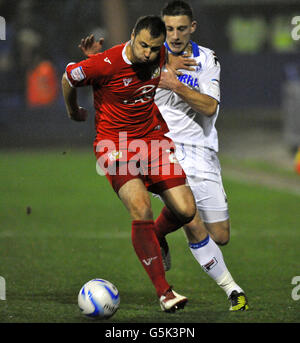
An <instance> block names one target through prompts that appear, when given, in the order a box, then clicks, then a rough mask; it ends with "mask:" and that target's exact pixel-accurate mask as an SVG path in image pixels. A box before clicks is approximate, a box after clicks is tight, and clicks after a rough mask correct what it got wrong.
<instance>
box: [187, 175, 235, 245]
mask: <svg viewBox="0 0 300 343" xmlns="http://www.w3.org/2000/svg"><path fill="white" fill-rule="evenodd" d="M191 189H192V191H193V194H194V197H195V201H196V206H197V209H198V211H199V214H200V217H201V219H202V220H203V222H204V223H205V226H206V228H207V230H208V232H209V233H210V234H211V236H212V237H213V239H214V240H215V241H216V243H218V244H220V245H221V244H222V245H224V244H226V243H227V242H228V241H229V236H230V220H229V211H228V202H227V196H226V193H225V190H224V187H223V183H222V179H221V177H219V178H216V179H215V180H208V179H200V180H199V181H198V182H197V183H194V184H193V185H192V186H191Z"/></svg>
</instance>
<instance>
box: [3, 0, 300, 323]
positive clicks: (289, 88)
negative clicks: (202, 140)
mask: <svg viewBox="0 0 300 343" xmlns="http://www.w3.org/2000/svg"><path fill="white" fill-rule="evenodd" d="M189 2H190V4H191V5H192V6H193V8H194V12H195V18H196V20H197V22H198V30H197V31H196V33H195V34H194V36H193V39H194V40H195V41H196V42H198V43H199V44H201V45H203V46H207V47H209V48H211V49H214V50H215V52H216V54H217V56H218V58H219V60H220V63H221V99H222V100H221V101H222V103H221V110H220V115H219V119H218V122H217V129H218V132H219V136H220V158H221V162H222V166H223V173H224V175H225V178H224V180H225V187H226V189H227V193H228V192H229V193H230V194H231V200H230V203H231V208H232V214H233V222H234V230H233V240H235V241H234V242H233V244H232V245H229V246H228V247H226V248H225V249H226V254H227V256H229V258H228V259H229V261H230V263H232V268H233V271H234V272H235V273H237V272H240V280H241V282H242V281H243V284H246V285H247V287H248V289H249V291H250V297H251V301H252V306H253V307H254V309H255V306H256V310H257V311H256V312H255V311H253V312H250V311H249V312H250V314H248V315H247V316H248V317H238V316H237V317H234V319H233V317H229V315H227V314H226V315H225V314H224V312H222V311H224V304H223V303H222V301H223V300H224V297H223V295H220V298H218V297H219V293H217V292H216V293H214V292H212V290H211V289H212V288H213V287H211V284H210V283H209V281H207V284H205V282H206V281H205V280H206V279H205V276H203V280H202V281H201V282H202V287H203V297H204V298H203V299H201V302H200V304H199V308H200V309H201V308H202V312H201V313H202V314H203V317H200V319H198V317H197V316H198V314H197V315H194V314H193V307H191V310H190V312H187V317H183V318H186V321H189V320H193V321H197V320H200V321H201V320H206V321H219V322H220V321H227V322H228V321H243V320H246V321H252V322H253V321H273V322H274V321H277V320H281V321H285V322H286V321H293V322H295V321H297V322H299V319H300V318H299V307H298V310H297V306H299V302H298V303H296V301H293V300H292V299H291V296H290V292H291V289H292V287H291V279H292V277H293V276H295V275H297V274H298V275H299V239H300V236H299V230H298V228H299V225H298V223H299V221H300V218H299V206H298V203H299V194H300V180H299V178H300V175H298V174H297V172H296V171H295V161H296V159H295V156H296V153H297V151H298V148H299V146H300V116H299V107H300V58H299V57H300V40H293V38H292V34H291V32H292V30H293V29H297V28H296V26H295V25H292V23H291V21H292V18H293V17H295V16H300V2H299V0H297V1H292V0H277V1H276V0H190V1H189ZM164 4H165V0H156V1H153V0H87V1H83V0H0V16H1V17H3V18H4V19H5V23H6V31H5V38H6V39H5V40H1V41H0V80H1V82H0V156H1V157H0V176H1V181H0V183H1V184H0V205H1V207H0V225H1V227H0V238H1V249H0V257H1V264H0V267H1V268H0V275H2V276H3V277H5V278H6V279H7V292H8V296H7V299H8V304H10V305H9V306H8V305H7V306H6V307H5V306H4V307H3V306H2V307H0V322H5V321H12V322H16V321H74V320H75V321H80V320H81V319H79V318H78V317H76V318H75V319H74V306H75V305H74V304H75V302H76V295H75V296H74V294H75V293H76V292H77V289H78V290H79V288H80V287H81V285H82V283H83V281H84V282H85V281H87V280H88V278H90V275H91V274H92V273H93V272H94V273H95V274H96V276H97V277H98V276H100V277H104V276H105V275H107V277H108V278H112V277H113V278H114V279H115V280H114V279H110V280H111V281H112V282H114V281H115V282H116V284H117V285H118V286H120V287H121V289H122V291H123V295H122V297H123V298H122V299H123V300H122V304H124V305H123V306H124V307H123V311H120V314H119V316H120V317H116V318H121V319H120V321H124V322H128V321H130V320H131V321H132V322H134V321H135V320H139V321H144V320H145V316H148V315H149V313H150V311H148V307H147V306H148V305H147V306H146V305H145V307H143V306H144V305H141V304H144V296H145V295H144V292H142V291H140V290H139V287H138V286H139V285H135V286H136V288H137V290H134V292H136V293H135V294H134V296H133V295H132V292H133V290H132V288H131V286H132V283H131V281H132V279H136V280H139V282H141V283H143V285H145V289H149V295H147V296H149V299H152V293H151V291H152V289H150V285H148V281H146V282H144V276H143V275H140V274H141V273H139V274H137V273H138V272H136V274H134V273H135V268H136V269H137V270H139V268H140V266H139V265H137V261H136V258H135V257H134V256H133V253H132V247H131V245H130V239H129V235H130V232H129V231H128V227H129V226H130V222H129V220H128V215H127V213H125V210H124V209H123V208H121V204H120V203H119V202H118V200H117V199H116V198H114V195H113V193H112V192H111V190H110V188H109V186H108V185H107V184H106V183H105V180H104V181H102V183H103V185H101V187H102V188H101V191H102V193H103V192H104V193H105V197H103V196H99V194H98V189H96V187H95V184H97V183H98V182H99V181H98V179H97V180H96V179H95V178H96V171H95V172H94V170H95V169H94V163H95V161H94V155H93V151H92V143H93V139H94V118H93V108H92V94H91V91H90V90H89V89H82V90H81V91H80V92H79V100H80V104H81V105H83V106H85V107H86V108H88V109H89V110H90V116H89V119H88V122H87V123H76V122H73V121H71V120H69V119H68V118H67V115H66V112H65V108H64V103H63V98H62V94H61V87H60V80H61V76H62V73H63V72H64V68H65V66H66V65H67V64H68V63H69V62H72V61H77V60H80V59H82V55H81V52H80V51H79V49H78V47H77V46H78V44H79V42H80V39H81V38H83V37H85V36H86V35H88V34H90V33H94V34H95V36H96V38H100V37H104V38H105V44H104V48H109V47H110V46H112V45H113V44H117V43H120V42H123V41H126V40H127V39H128V38H129V35H130V33H131V29H132V27H133V25H134V23H135V21H136V19H137V18H138V17H139V16H141V15H145V14H159V12H160V9H161V7H162V6H163V5H164ZM1 23H2V24H3V20H2V21H1ZM299 23H300V21H299ZM298 31H299V32H298V35H300V28H299V29H298ZM2 38H3V32H1V39H2ZM33 151H35V152H36V154H31V152H33ZM77 153H78V154H77ZM31 155H32V156H31ZM62 156H64V157H63V158H64V160H63V159H62ZM87 165H89V166H87ZM90 165H91V166H92V167H90ZM299 165H300V160H299ZM89 168H90V169H89ZM91 169H92V171H91ZM299 173H300V168H299ZM93 175H94V176H95V178H93ZM103 179H104V178H103ZM239 181H241V183H240V184H239ZM253 183H254V184H262V185H263V187H265V186H267V187H268V188H269V191H267V190H266V189H265V188H263V187H261V188H255V187H252V186H251V185H252V184H253ZM100 184H101V181H100ZM227 187H228V188H227ZM278 190H281V191H282V193H279V192H278V193H277V191H278ZM86 193H87V194H88V195H86ZM109 194H110V195H109ZM83 195H85V196H83ZM98 201H99V206H100V207H99V208H101V209H104V210H103V211H99V210H98V208H97V207H96V208H95V206H94V204H95V202H98ZM118 206H119V207H118ZM160 207H161V204H160V203H159V204H157V205H156V211H158V210H159V209H160ZM82 209H84V215H82ZM123 210H124V211H123ZM31 212H32V214H31ZM112 213H113V216H114V219H112V218H111V214H112ZM30 214H31V216H29V215H30ZM87 218H89V220H87ZM91 218H92V219H91ZM127 221H128V227H126V225H125V226H124V223H125V222H127ZM112 222H114V224H113V225H112ZM99 223H100V226H102V227H103V230H104V229H105V230H106V229H107V228H109V230H111V234H112V237H119V238H118V239H119V241H120V244H122V250H120V251H122V253H123V255H124V256H123V260H124V261H125V260H126V261H127V258H130V259H132V261H131V262H129V263H130V266H131V267H132V268H130V270H129V268H128V269H127V268H124V269H126V273H125V272H124V274H121V273H120V268H119V264H118V263H119V262H118V260H117V258H115V256H114V257H112V255H111V251H112V250H113V249H114V245H113V242H111V241H110V240H109V239H108V235H109V232H108V233H107V235H106V231H105V230H104V231H105V232H104V231H103V232H102V233H101V234H100V233H99V232H98V229H99V228H98V226H99ZM282 224H284V225H282ZM111 225H112V226H111ZM235 225H236V226H235ZM235 227H238V228H241V230H240V231H239V233H238V234H239V236H238V239H235V234H236V232H237V231H235ZM119 230H123V231H124V232H122V231H121V233H122V235H121V234H120V233H119ZM98 234H100V236H98ZM114 235H115V236H114ZM178 235H179V234H178ZM83 237H85V238H86V239H84V238H83ZM124 237H125V238H126V244H127V245H128V246H127V245H126V244H125V240H122V239H123V238H124ZM257 237H259V238H258V239H257ZM89 238H91V239H90V240H88V239H89ZM127 238H128V239H127ZM115 239H117V238H115ZM103 240H104V241H105V244H103V245H102V241H103ZM181 241H182V237H181V236H176V235H174V242H175V243H176V244H177V245H178V247H177V249H179V250H180V249H181V248H180V246H179V242H181ZM99 242H100V243H99ZM109 244H111V245H109ZM99 245H101V249H100V250H99ZM124 245H125V248H126V249H123V248H124ZM91 247H92V249H91ZM245 247H246V248H245ZM93 249H94V250H93ZM184 249H185V247H184V248H182V251H185V250H184ZM179 250H178V251H179ZM74 251H78V252H81V254H79V253H78V256H77V254H74ZM180 251H181V250H180ZM53 252H55V253H53ZM130 254H132V256H131V255H130ZM80 255H82V256H86V258H81V257H80ZM49 256H51V259H49ZM95 256H96V257H97V258H99V257H101V261H102V266H105V265H106V264H105V263H107V264H108V263H109V264H110V263H111V259H114V260H113V266H114V267H113V269H111V273H109V272H108V271H105V272H103V274H102V273H101V275H99V274H97V273H98V271H99V270H98V269H97V268H98V267H99V266H98V265H97V264H95V262H94V261H95V260H94V259H95ZM128 256H129V257H128ZM179 256H180V258H179ZM183 256H187V257H184V258H183ZM175 258H176V257H175ZM185 258H186V259H187V261H189V258H190V256H188V255H187V254H186V253H185V252H182V255H179V254H178V261H176V262H177V263H182V270H184V269H185V264H184V263H190V262H185ZM240 258H241V260H242V262H241V264H242V265H243V266H247V268H242V269H241V268H240ZM279 259H280V261H282V263H281V265H280V263H278V261H279ZM2 261H3V263H2ZM61 261H66V262H64V264H61ZM248 262H249V263H248ZM126 263H127V262H126ZM44 266H45V267H44ZM257 266H258V267H257ZM100 267H101V264H100ZM263 267H264V268H263ZM190 268H193V267H192V266H191V267H190ZM194 268H195V270H196V271H195V273H194V274H192V275H190V274H189V275H190V276H189V277H195V278H196V277H198V276H197V275H198V269H196V268H198V267H197V266H195V267H194ZM265 268H267V271H266V270H265ZM52 271H55V273H56V274H53V273H52ZM177 271H178V270H175V271H174V274H173V277H174V278H176V277H177V278H178V280H179V281H178V280H177V284H178V282H179V284H180V282H182V285H181V284H180V287H187V288H188V289H189V288H190V290H189V291H190V292H191V294H192V295H193V292H195V295H194V297H195V299H194V300H193V301H196V304H197V301H198V297H197V295H196V292H197V290H196V288H195V287H194V286H193V285H194V283H195V282H198V280H196V281H195V280H192V281H193V282H190V283H188V285H187V284H186V283H184V280H185V277H186V276H181V274H176V272H177ZM171 273H172V272H171ZM171 275H172V274H171ZM33 276H34V277H33ZM94 276H95V275H93V277H94ZM145 277H146V276H145ZM180 280H181V281H180ZM125 281H128V283H127V282H125ZM261 285H263V287H261ZM143 287H144V286H143ZM147 287H148V288H147ZM205 287H206V290H205ZM32 293H34V295H35V296H33V295H32ZM137 294H138V296H137ZM145 294H146V292H145ZM205 296H208V298H207V299H206V298H205ZM134 297H135V298H136V299H137V300H136V303H135V302H132V299H133V298H134ZM215 297H216V298H215ZM62 298H63V299H65V300H64V301H62V300H61V299H62ZM220 299H221V300H220ZM262 299H264V301H265V302H263V301H262ZM9 301H10V303H9ZM151 301H152V300H151ZM224 301H225V300H224ZM149 302H150V300H149ZM212 302H213V303H214V304H218V305H217V306H218V308H217V310H216V311H215V310H213V311H212V312H211V303H212ZM0 303H1V302H0ZM41 303H42V306H41V305H40V304H41ZM146 303H148V300H147V302H146ZM2 304H3V302H2ZM2 304H0V305H2ZM265 304H267V305H265ZM273 305H274V306H273ZM151 306H153V308H155V309H156V307H157V304H156V303H155V304H154V303H153V305H151ZM149 307H150V305H149ZM35 308H38V310H37V311H34V310H32V309H35ZM126 308H129V311H130V310H131V309H132V313H131V314H130V313H128V312H126ZM20 309H22V310H21V311H20ZM124 309H125V310H124ZM273 309H274V311H273ZM66 310H67V313H68V315H67V316H66ZM41 311H42V312H41ZM151 311H152V307H151ZM155 311H156V310H155ZM151 313H153V312H151ZM195 313H196V312H195ZM288 314H289V315H288ZM1 315H2V317H1ZM146 318H147V320H148V321H151V320H162V321H163V320H166V319H165V317H163V316H162V314H159V313H157V312H154V314H153V317H146ZM204 318H206V319H204ZM243 318H245V319H243ZM169 320H170V321H172V320H176V321H181V320H182V317H180V316H179V317H178V318H177V317H173V319H172V318H171V319H169Z"/></svg>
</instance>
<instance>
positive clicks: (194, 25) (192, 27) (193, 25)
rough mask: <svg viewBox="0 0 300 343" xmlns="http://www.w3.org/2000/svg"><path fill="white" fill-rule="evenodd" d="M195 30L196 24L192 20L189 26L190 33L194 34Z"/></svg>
mask: <svg viewBox="0 0 300 343" xmlns="http://www.w3.org/2000/svg"><path fill="white" fill-rule="evenodd" d="M196 28H197V22H196V20H193V21H192V24H191V33H194V32H195V31H196Z"/></svg>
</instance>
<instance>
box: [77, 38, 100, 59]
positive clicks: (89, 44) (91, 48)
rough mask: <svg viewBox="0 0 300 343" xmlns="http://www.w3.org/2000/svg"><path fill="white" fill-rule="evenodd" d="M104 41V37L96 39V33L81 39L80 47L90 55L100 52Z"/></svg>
mask: <svg viewBox="0 0 300 343" xmlns="http://www.w3.org/2000/svg"><path fill="white" fill-rule="evenodd" d="M103 43H104V38H100V39H99V40H98V41H96V40H95V37H94V35H90V36H87V37H85V38H83V39H82V40H81V43H80V44H79V45H78V48H79V49H80V50H81V51H82V52H83V54H84V55H85V57H89V56H90V55H95V54H98V53H99V52H100V51H101V50H102V46H103Z"/></svg>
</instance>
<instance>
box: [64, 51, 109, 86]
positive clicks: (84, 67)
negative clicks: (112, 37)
mask: <svg viewBox="0 0 300 343" xmlns="http://www.w3.org/2000/svg"><path fill="white" fill-rule="evenodd" d="M107 61H110V60H109V59H108V57H107V56H106V54H105V53H99V54H96V55H91V56H90V57H89V58H87V59H86V60H83V61H80V62H78V63H69V64H68V65H67V67H66V76H67V80H68V81H69V84H70V86H71V87H82V86H88V85H93V84H94V83H95V82H97V84H99V85H101V82H103V81H104V80H105V78H106V77H107V75H108V74H109V73H110V63H109V62H107Z"/></svg>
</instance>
